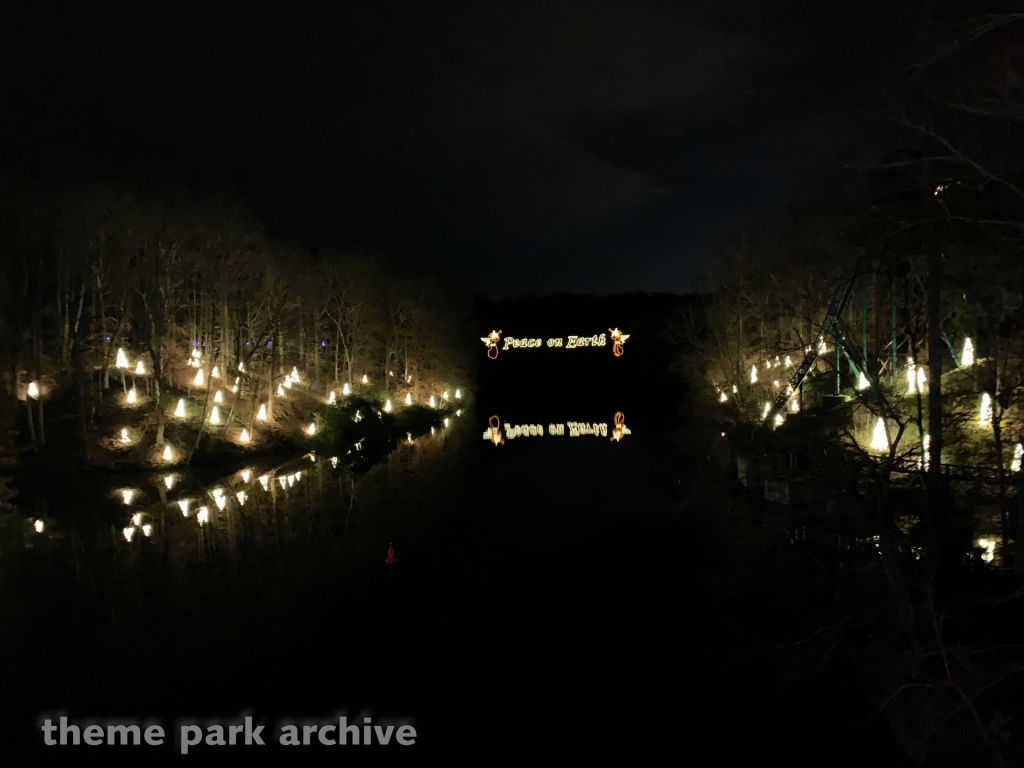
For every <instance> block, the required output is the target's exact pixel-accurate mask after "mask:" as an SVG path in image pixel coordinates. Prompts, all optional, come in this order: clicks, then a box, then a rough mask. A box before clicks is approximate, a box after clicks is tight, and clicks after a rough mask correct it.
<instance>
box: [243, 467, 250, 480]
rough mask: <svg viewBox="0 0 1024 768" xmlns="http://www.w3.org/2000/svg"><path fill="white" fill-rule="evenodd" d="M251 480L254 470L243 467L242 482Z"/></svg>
mask: <svg viewBox="0 0 1024 768" xmlns="http://www.w3.org/2000/svg"><path fill="white" fill-rule="evenodd" d="M250 480H252V470H251V469H243V470H242V482H243V483H248V482H249V481H250Z"/></svg>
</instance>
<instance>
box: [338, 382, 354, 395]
mask: <svg viewBox="0 0 1024 768" xmlns="http://www.w3.org/2000/svg"><path fill="white" fill-rule="evenodd" d="M341 394H343V395H351V394H352V387H350V386H349V384H348V382H347V381H346V382H345V383H344V384H343V385H342V387H341Z"/></svg>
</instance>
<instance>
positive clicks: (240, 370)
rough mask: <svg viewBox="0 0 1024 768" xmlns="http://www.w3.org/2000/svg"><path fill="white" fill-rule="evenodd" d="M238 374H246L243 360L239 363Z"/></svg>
mask: <svg viewBox="0 0 1024 768" xmlns="http://www.w3.org/2000/svg"><path fill="white" fill-rule="evenodd" d="M238 372H239V373H245V363H243V362H242V361H241V360H239V361H238ZM236 381H237V379H236Z"/></svg>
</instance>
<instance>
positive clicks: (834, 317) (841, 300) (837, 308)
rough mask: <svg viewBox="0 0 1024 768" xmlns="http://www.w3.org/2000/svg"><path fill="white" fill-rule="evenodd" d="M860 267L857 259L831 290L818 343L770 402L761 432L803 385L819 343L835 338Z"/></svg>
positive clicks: (816, 354) (813, 345) (767, 427)
mask: <svg viewBox="0 0 1024 768" xmlns="http://www.w3.org/2000/svg"><path fill="white" fill-rule="evenodd" d="M860 265H861V260H860V259H858V260H857V262H856V263H854V265H853V266H852V267H851V268H850V269H849V271H848V272H847V273H846V274H845V275H844V276H843V278H842V279H841V280H840V281H839V282H838V283H837V284H836V286H835V288H834V289H833V290H832V295H831V297H830V298H829V302H828V309H827V310H826V312H825V318H824V319H823V320H822V322H821V332H820V334H819V336H818V341H816V342H814V343H812V344H811V348H810V350H809V351H808V352H807V354H805V355H804V359H803V361H801V363H800V366H799V367H798V368H797V369H796V371H795V372H794V373H793V375H792V377H791V378H790V380H789V384H788V385H787V386H786V388H785V389H783V390H781V391H780V392H779V394H778V395H776V396H775V400H774V401H773V402H772V404H771V408H769V409H768V412H767V413H766V414H765V418H764V423H762V424H761V430H765V429H771V426H772V422H774V421H775V417H776V415H778V413H779V412H780V411H781V410H782V409H783V408H785V407H786V403H788V402H789V399H790V398H791V397H793V395H795V394H796V393H797V391H798V390H799V388H800V385H801V384H802V383H803V381H804V379H805V378H806V377H807V374H808V373H809V372H810V370H811V367H812V366H813V365H814V361H815V360H817V359H818V345H819V344H820V341H821V340H822V339H825V338H827V337H829V336H833V337H835V336H836V333H835V327H836V324H837V323H838V322H839V316H840V315H841V314H842V313H843V309H845V308H846V302H847V301H849V300H850V294H851V293H852V292H853V286H854V284H855V283H856V282H857V277H858V276H859V275H860ZM836 343H837V344H838V343H841V342H839V341H836Z"/></svg>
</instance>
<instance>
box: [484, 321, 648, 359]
mask: <svg viewBox="0 0 1024 768" xmlns="http://www.w3.org/2000/svg"><path fill="white" fill-rule="evenodd" d="M501 334H502V332H501V331H491V332H490V333H489V334H487V335H486V336H481V337H480V341H482V342H483V343H484V346H485V347H486V348H487V356H488V357H489V358H491V359H492V360H494V359H495V358H497V357H498V350H499V349H537V348H539V347H543V346H547V347H551V348H553V349H581V348H582V347H606V346H608V343H609V340H610V341H611V347H612V354H613V355H615V356H616V357H622V352H623V348H622V345H623V344H625V343H626V340H627V339H628V338H629V334H627V333H623V332H622V331H620V330H619V329H618V328H609V329H608V333H606V334H605V333H599V334H596V335H594V336H569V337H567V338H565V339H563V338H562V337H555V338H550V339H548V340H547V341H546V342H545V341H544V339H516V338H513V337H512V336H506V337H505V338H504V339H502V338H501Z"/></svg>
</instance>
